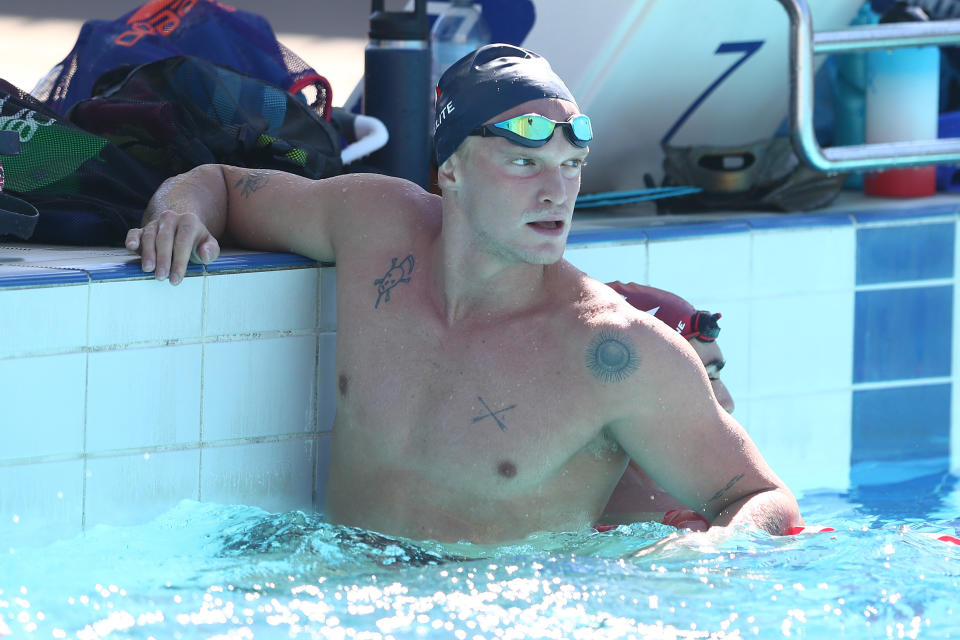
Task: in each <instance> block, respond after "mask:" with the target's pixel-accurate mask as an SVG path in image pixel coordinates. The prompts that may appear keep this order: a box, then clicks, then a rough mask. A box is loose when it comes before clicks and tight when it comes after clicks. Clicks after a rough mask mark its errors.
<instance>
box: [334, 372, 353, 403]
mask: <svg viewBox="0 0 960 640" xmlns="http://www.w3.org/2000/svg"><path fill="white" fill-rule="evenodd" d="M349 385H350V378H348V377H347V374H345V373H341V374H340V378H339V379H338V380H337V387H338V388H339V389H340V397H341V398H346V397H347V388H348V387H349Z"/></svg>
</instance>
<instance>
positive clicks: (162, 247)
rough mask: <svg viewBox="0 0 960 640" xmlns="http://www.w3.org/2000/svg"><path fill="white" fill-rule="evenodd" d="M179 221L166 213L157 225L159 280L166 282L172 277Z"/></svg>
mask: <svg viewBox="0 0 960 640" xmlns="http://www.w3.org/2000/svg"><path fill="white" fill-rule="evenodd" d="M177 226H178V225H177V219H176V218H175V217H174V216H173V215H168V213H167V212H166V211H165V212H163V213H162V214H160V218H159V220H158V224H157V240H156V245H157V267H156V272H155V273H156V276H157V280H166V279H167V276H169V275H170V263H171V262H172V260H173V250H174V246H173V242H174V239H175V238H176V235H177Z"/></svg>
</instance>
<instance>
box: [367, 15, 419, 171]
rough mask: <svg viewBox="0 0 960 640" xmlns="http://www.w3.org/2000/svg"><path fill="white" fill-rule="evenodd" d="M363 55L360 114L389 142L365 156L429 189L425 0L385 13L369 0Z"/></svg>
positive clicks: (384, 169) (372, 162) (375, 164)
mask: <svg viewBox="0 0 960 640" xmlns="http://www.w3.org/2000/svg"><path fill="white" fill-rule="evenodd" d="M372 2H373V7H372V13H371V14H370V43H369V44H368V45H367V49H366V54H365V57H364V67H365V69H364V79H363V112H364V113H365V114H367V115H369V116H373V117H375V118H378V119H380V120H381V121H382V122H383V123H384V124H385V125H386V127H387V133H388V134H389V136H390V139H389V140H388V141H387V144H386V145H385V146H384V147H383V148H382V149H380V150H379V151H377V152H376V153H374V154H372V155H371V156H370V164H372V165H373V166H374V167H376V168H377V169H379V170H381V171H383V172H384V173H386V174H388V175H392V176H396V177H398V178H406V179H407V180H410V181H411V182H415V183H417V184H419V185H420V186H421V187H423V188H424V189H426V188H429V186H430V150H431V130H430V123H431V122H432V121H433V118H432V117H431V116H432V114H431V113H430V107H431V104H432V102H431V99H430V98H431V96H430V90H431V87H430V23H429V21H428V19H427V1H426V0H416V2H415V8H414V11H413V12H412V13H411V12H409V11H400V12H390V11H384V8H383V2H384V0H372Z"/></svg>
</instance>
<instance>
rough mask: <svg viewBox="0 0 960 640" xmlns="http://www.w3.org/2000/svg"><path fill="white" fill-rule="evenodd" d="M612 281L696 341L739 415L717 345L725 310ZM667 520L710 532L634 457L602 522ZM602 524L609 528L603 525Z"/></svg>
mask: <svg viewBox="0 0 960 640" xmlns="http://www.w3.org/2000/svg"><path fill="white" fill-rule="evenodd" d="M607 284H608V285H609V286H610V287H612V288H613V290H614V291H616V292H617V293H619V294H620V295H621V296H623V297H624V299H625V300H626V301H627V302H629V303H630V304H631V305H633V306H634V307H635V308H637V309H640V310H641V311H646V312H647V313H649V314H651V315H653V316H654V317H655V318H657V319H658V320H660V321H662V322H664V323H666V325H667V326H668V327H669V328H670V329H671V330H673V331H676V332H677V333H678V334H680V335H681V336H683V337H684V338H685V339H686V340H687V342H689V343H690V346H691V347H693V350H694V352H696V354H697V357H698V358H699V359H700V362H701V363H702V364H703V368H704V369H705V370H706V372H707V377H708V379H709V380H710V386H711V387H712V388H713V394H714V396H716V398H717V402H718V403H719V404H720V406H721V407H723V409H724V411H727V412H728V413H733V408H734V403H733V397H732V396H731V395H730V391H729V390H728V389H727V387H726V385H725V384H724V383H723V380H721V379H720V370H721V369H723V367H724V365H725V363H726V362H725V360H724V359H723V351H721V350H720V345H719V344H717V336H718V335H719V334H720V326H719V324H718V323H717V320H718V319H719V318H720V314H719V313H710V312H709V311H702V310H697V309H695V308H694V307H693V305H691V304H690V303H689V302H687V301H686V300H684V299H683V298H681V297H680V296H678V295H676V294H674V293H671V292H669V291H664V290H663V289H657V288H656V287H648V286H644V285H640V284H635V283H633V282H630V283H627V284H624V283H622V282H620V281H617V282H610V283H607ZM661 519H662V520H663V522H664V523H665V524H672V525H674V526H677V527H681V528H684V529H692V530H694V531H706V530H707V529H708V528H709V527H710V523H709V522H707V521H706V520H705V519H704V518H703V516H701V515H700V514H699V513H697V512H696V511H693V510H691V509H689V508H687V507H686V505H684V504H682V503H681V502H679V501H678V500H677V499H676V498H674V497H673V496H671V495H670V494H669V493H667V492H666V491H664V490H663V488H661V487H660V486H659V485H658V484H657V483H656V482H654V481H653V480H652V479H651V478H650V476H649V475H647V473H645V472H644V471H643V469H641V468H640V466H639V465H638V464H637V463H636V461H635V460H631V461H630V464H628V465H627V468H626V470H624V472H623V476H622V477H621V478H620V482H619V483H618V484H617V487H616V488H615V489H614V490H613V495H611V496H610V500H608V501H607V506H606V507H604V510H603V516H602V517H601V518H600V521H601V522H602V523H605V524H607V525H608V526H609V524H613V523H616V524H623V523H628V522H640V521H649V520H661ZM598 528H601V529H605V528H607V527H604V526H603V525H600V526H599V527H598Z"/></svg>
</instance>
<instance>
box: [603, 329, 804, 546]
mask: <svg viewBox="0 0 960 640" xmlns="http://www.w3.org/2000/svg"><path fill="white" fill-rule="evenodd" d="M674 337H676V339H674ZM651 352H652V353H651ZM646 355H647V357H646V358H643V360H645V361H646V362H645V363H644V365H643V366H646V367H650V369H649V371H648V372H647V375H636V374H642V373H643V372H642V371H637V372H635V374H634V375H631V376H629V377H628V378H627V379H625V380H623V381H622V382H621V384H624V385H626V386H629V387H632V388H630V389H624V391H625V392H626V394H625V397H627V398H630V399H631V400H630V401H629V404H626V403H625V405H624V408H623V409H622V411H623V412H624V414H623V416H622V417H621V418H619V419H617V420H615V421H614V422H613V423H611V424H610V425H609V428H610V430H611V432H612V434H613V436H614V437H615V438H616V439H617V441H618V442H619V443H620V445H621V446H623V447H624V449H625V450H626V452H627V454H628V455H630V457H632V458H633V459H635V460H636V461H637V463H638V464H639V465H640V466H641V468H643V469H644V470H645V471H646V472H647V473H648V474H649V475H650V476H651V477H652V478H653V479H654V480H655V481H656V482H658V483H659V484H660V486H661V487H663V488H664V489H665V490H666V491H668V492H669V493H670V494H671V495H673V496H674V497H676V498H677V499H678V500H680V501H681V502H683V503H684V504H686V505H687V506H688V507H689V508H691V509H693V510H694V511H696V512H698V513H700V514H702V515H703V516H704V517H705V518H706V519H707V520H708V521H709V522H710V523H711V525H712V526H726V525H735V524H740V523H746V524H752V525H755V526H757V527H760V528H761V529H764V530H766V531H768V532H770V533H772V534H775V535H778V534H783V533H784V532H785V531H786V530H787V529H788V528H789V527H791V526H795V525H800V524H802V523H803V521H802V519H801V517H800V511H799V507H798V505H797V501H796V499H795V498H794V496H793V494H792V493H791V492H790V490H789V489H788V488H787V487H786V485H785V484H784V483H783V481H781V480H780V478H778V477H777V475H776V474H775V473H774V472H773V470H772V469H771V468H770V467H769V465H768V464H767V463H766V461H765V460H764V459H763V456H762V455H761V454H760V452H759V451H758V450H757V448H756V445H754V443H753V441H752V440H751V439H750V436H749V435H748V434H747V432H746V431H745V430H744V428H743V427H742V426H741V425H740V424H739V423H738V422H737V421H736V420H735V419H734V418H733V417H732V416H730V415H729V414H728V413H727V412H726V411H724V410H723V408H721V407H720V405H719V404H718V403H717V400H716V397H715V396H714V394H713V390H712V388H711V387H710V383H709V380H708V379H707V375H706V372H705V371H704V369H703V366H702V364H701V363H700V361H699V359H698V358H697V356H696V354H695V353H694V352H693V349H692V348H690V346H689V345H688V344H686V341H684V340H683V339H682V338H679V336H670V337H669V338H668V339H667V340H666V341H665V342H663V343H661V344H655V345H654V347H653V348H652V349H650V350H648V353H647V354H646ZM643 366H642V367H641V368H643Z"/></svg>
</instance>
